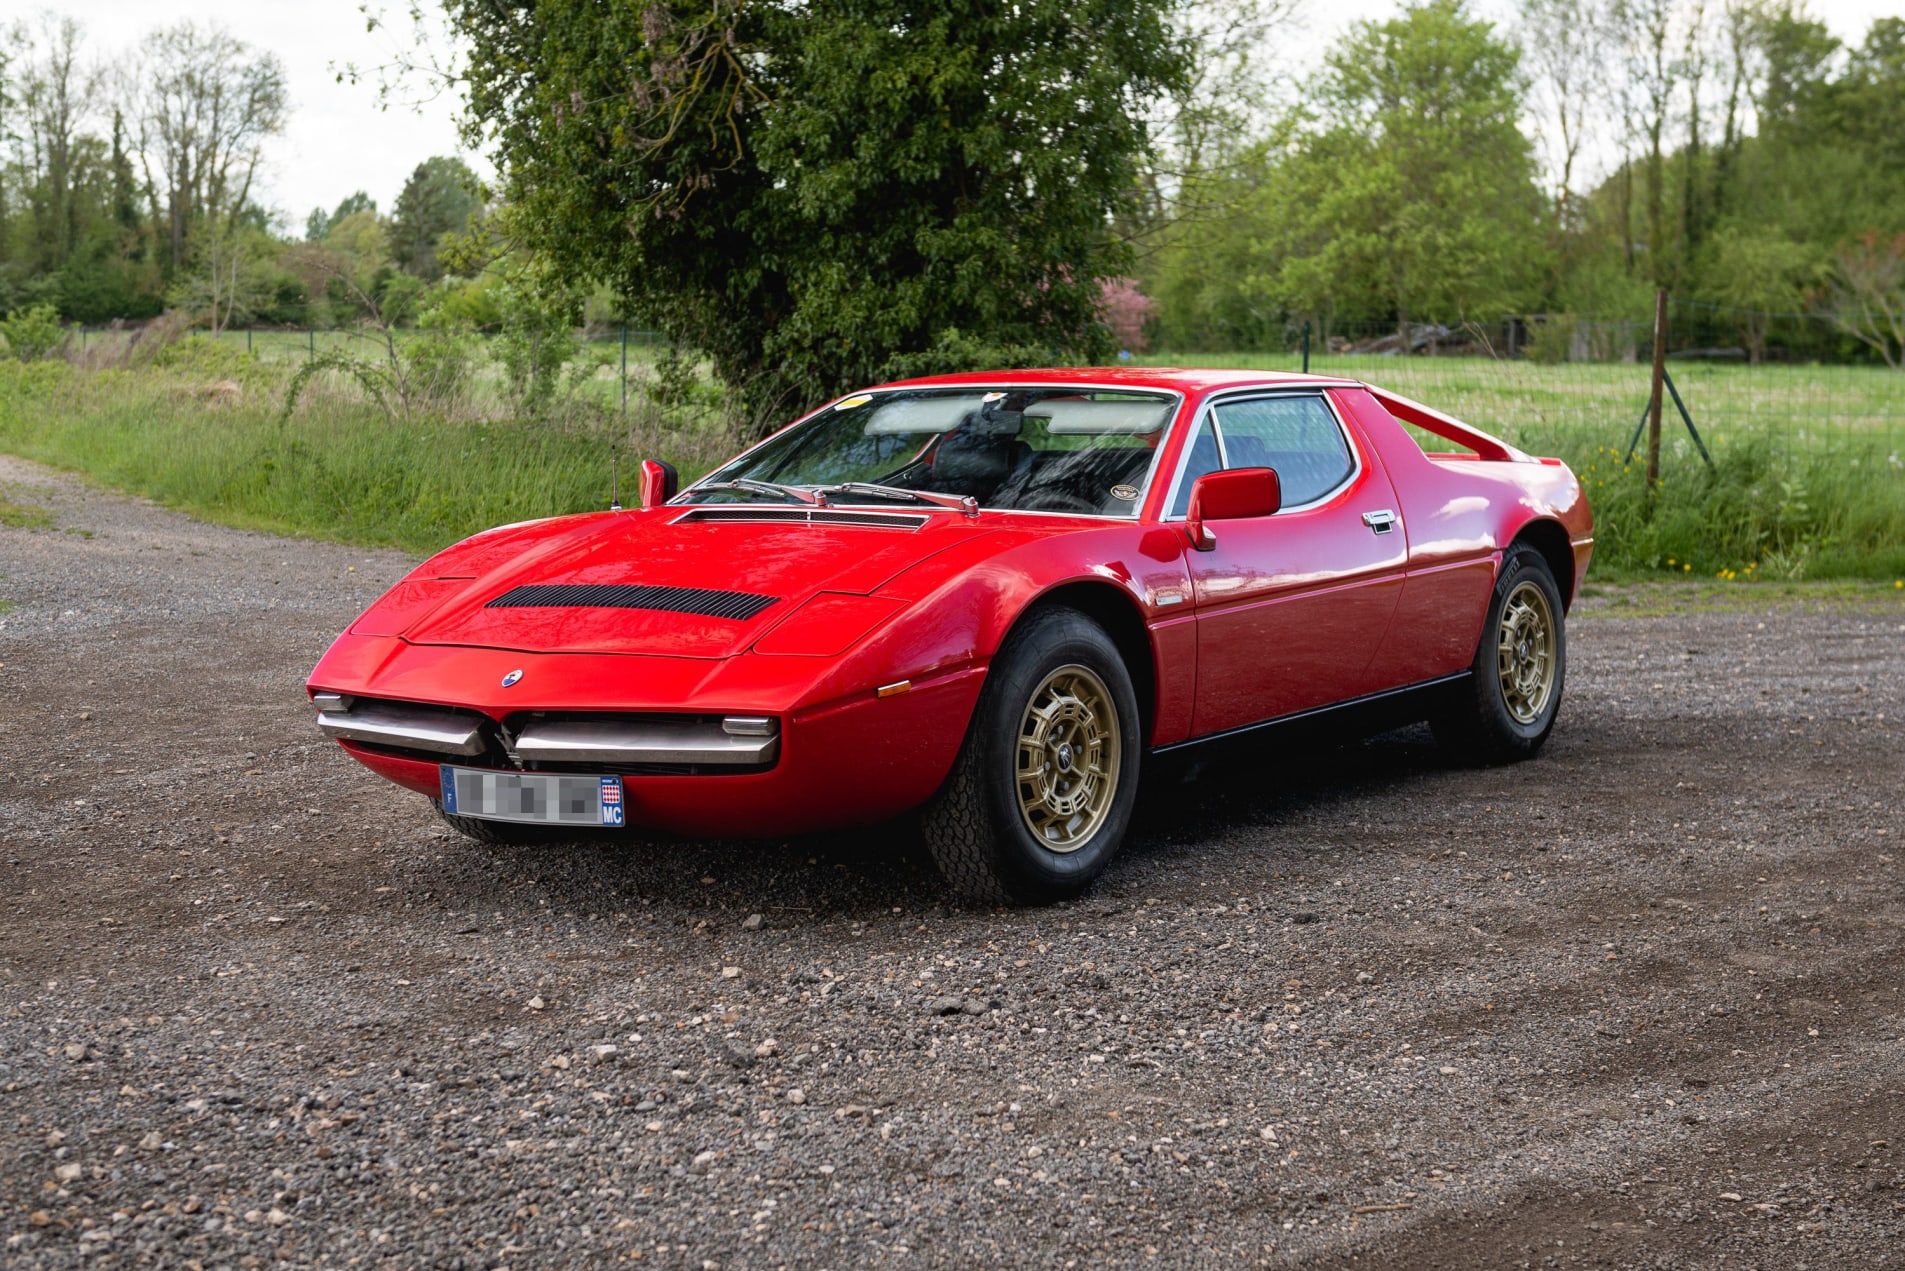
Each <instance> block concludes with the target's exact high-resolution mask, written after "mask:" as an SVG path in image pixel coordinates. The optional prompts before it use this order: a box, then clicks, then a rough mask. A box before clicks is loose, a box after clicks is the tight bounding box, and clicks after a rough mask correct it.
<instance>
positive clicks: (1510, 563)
mask: <svg viewBox="0 0 1905 1271" xmlns="http://www.w3.org/2000/svg"><path fill="white" fill-rule="evenodd" d="M1567 669H1568V642H1567V632H1566V629H1565V628H1564V627H1563V625H1562V616H1561V589H1560V588H1559V587H1557V586H1556V585H1555V581H1554V571H1553V570H1551V569H1549V567H1548V562H1547V560H1546V559H1545V558H1544V557H1543V556H1542V555H1541V553H1540V552H1538V551H1536V550H1535V549H1533V548H1532V547H1528V546H1525V545H1523V546H1518V547H1515V548H1512V549H1510V551H1509V554H1508V557H1507V559H1505V560H1504V561H1503V562H1502V570H1501V574H1500V575H1499V576H1498V577H1497V578H1496V580H1495V592H1494V595H1493V596H1492V597H1491V598H1490V600H1489V605H1488V620H1487V622H1486V623H1484V624H1483V626H1482V640H1481V644H1480V646H1479V647H1478V648H1477V649H1476V650H1475V662H1474V665H1473V668H1472V670H1473V674H1472V675H1470V677H1469V680H1468V682H1467V683H1465V684H1462V685H1460V686H1458V687H1457V689H1456V690H1455V691H1454V693H1452V694H1451V696H1450V697H1449V699H1448V701H1447V702H1446V703H1445V704H1444V706H1443V707H1442V708H1441V709H1440V710H1439V711H1438V712H1437V713H1436V714H1435V715H1434V716H1432V717H1431V718H1430V720H1429V724H1430V726H1431V727H1432V728H1433V729H1434V730H1435V736H1436V740H1438V741H1440V742H1441V743H1442V744H1443V745H1444V746H1447V747H1448V748H1449V749H1450V750H1451V751H1453V752H1454V753H1455V754H1457V755H1460V756H1461V757H1463V758H1464V759H1467V760H1470V761H1472V762H1477V763H1487V764H1497V763H1513V762H1515V761H1516V760H1520V759H1529V758H1532V757H1533V756H1534V755H1535V753H1536V752H1537V751H1539V750H1540V749H1541V746H1542V743H1543V742H1545V741H1547V740H1548V734H1549V733H1550V732H1552V731H1554V721H1555V716H1556V715H1557V714H1558V713H1559V712H1560V710H1561V690H1562V686H1563V682H1564V681H1565V680H1566V678H1567Z"/></svg>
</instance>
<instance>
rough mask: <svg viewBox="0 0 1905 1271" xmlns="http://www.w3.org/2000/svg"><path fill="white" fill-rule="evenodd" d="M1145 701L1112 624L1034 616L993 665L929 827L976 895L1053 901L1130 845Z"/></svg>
mask: <svg viewBox="0 0 1905 1271" xmlns="http://www.w3.org/2000/svg"><path fill="white" fill-rule="evenodd" d="M1139 731H1140V724H1139V716H1138V699H1137V694H1136V693H1135V691H1134V690H1133V689H1132V687H1131V675H1130V672H1129V671H1127V670H1126V669H1125V665H1124V660H1123V658H1121V657H1120V656H1119V655H1118V649H1117V646H1116V645H1114V644H1113V643H1112V642H1111V638H1110V637H1109V636H1107V635H1106V634H1105V632H1104V629H1103V628H1101V627H1099V626H1098V625H1097V624H1096V623H1094V622H1092V621H1091V620H1090V619H1089V618H1087V617H1085V616H1084V615H1083V614H1081V613H1078V612H1076V611H1075V610H1071V609H1056V608H1055V609H1046V610H1042V611H1040V612H1036V613H1033V614H1032V615H1030V616H1029V617H1027V618H1026V619H1025V620H1024V622H1022V623H1021V624H1020V625H1019V627H1018V629H1017V630H1015V631H1014V632H1013V633H1012V635H1011V636H1010V637H1009V638H1008V639H1007V641H1006V644H1005V647H1004V648H1002V649H1001V650H1000V651H999V655H998V657H996V658H994V659H993V663H992V670H991V673H990V674H989V675H987V677H986V686H985V690H984V691H983V692H982V693H981V694H980V697H979V705H978V707H977V709H975V710H974V712H973V717H972V722H971V724H970V725H969V726H968V728H967V730H966V740H965V744H964V745H963V746H962V747H961V748H960V751H959V758H958V759H957V760H956V761H955V763H954V765H953V771H952V775H951V776H949V777H948V778H947V779H946V784H945V785H944V786H943V787H941V789H940V791H939V793H938V794H937V795H936V796H934V798H933V801H932V802H931V803H930V804H928V805H927V807H926V810H925V815H924V818H923V822H922V828H923V829H924V832H925V838H926V845H927V847H928V848H929V849H930V850H931V852H932V855H933V860H934V862H935V863H937V864H938V866H939V870H940V872H941V873H942V874H944V875H945V876H946V881H947V882H949V883H951V884H952V886H953V888H954V889H955V890H957V891H959V892H961V893H963V894H965V895H967V896H969V897H972V898H973V899H976V900H987V901H1008V902H1012V903H1015V904H1046V903H1049V902H1051V901H1055V900H1063V899H1065V898H1067V897H1070V896H1075V895H1077V894H1078V893H1079V892H1082V891H1083V890H1084V889H1085V888H1086V887H1088V886H1090V884H1091V882H1092V880H1093V879H1095V878H1097V877H1098V875H1099V874H1100V873H1101V872H1102V871H1103V870H1104V868H1105V865H1106V863H1107V862H1109V861H1110V860H1111V857H1112V855H1113V854H1114V853H1115V852H1116V851H1117V850H1118V845H1119V844H1120V843H1121V842H1122V841H1123V840H1124V834H1125V829H1126V827H1127V826H1128V825H1129V824H1130V822H1131V807H1132V804H1133V803H1134V802H1135V800H1136V797H1137V788H1138V767H1139V761H1140V757H1141V753H1142V739H1141V738H1140V736H1139Z"/></svg>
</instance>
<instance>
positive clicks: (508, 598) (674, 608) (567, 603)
mask: <svg viewBox="0 0 1905 1271" xmlns="http://www.w3.org/2000/svg"><path fill="white" fill-rule="evenodd" d="M779 599H780V597H779V596H760V595H756V594H755V593H753V592H751V591H715V590H712V589H710V588H705V587H653V586H649V585H646V584H643V583H595V584H583V585H576V584H569V583H531V584H528V585H527V586H522V587H517V588H514V589H512V590H510V591H506V592H504V593H503V594H502V595H500V596H498V597H497V598H496V599H494V600H492V601H490V602H489V603H488V604H487V605H485V606H483V607H484V608H485V609H658V610H661V611H662V612H664V613H694V614H700V615H701V616H702V617H705V618H731V619H733V620H734V621H736V622H746V621H747V620H748V619H749V618H752V617H753V616H754V615H755V614H757V613H759V612H760V611H761V610H763V609H765V608H767V607H768V606H769V605H771V604H774V603H775V602H777V601H778V600H779Z"/></svg>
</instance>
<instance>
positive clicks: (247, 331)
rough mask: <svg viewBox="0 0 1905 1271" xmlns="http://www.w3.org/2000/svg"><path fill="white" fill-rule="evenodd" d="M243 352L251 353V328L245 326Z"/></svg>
mask: <svg viewBox="0 0 1905 1271" xmlns="http://www.w3.org/2000/svg"><path fill="white" fill-rule="evenodd" d="M245 353H246V354H247V355H249V354H250V353H251V328H250V327H246V328H245Z"/></svg>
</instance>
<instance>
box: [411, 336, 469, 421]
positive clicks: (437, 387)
mask: <svg viewBox="0 0 1905 1271" xmlns="http://www.w3.org/2000/svg"><path fill="white" fill-rule="evenodd" d="M476 356H477V344H476V337H475V336H474V335H472V334H471V333H469V332H468V331H464V330H460V329H458V328H456V327H452V326H443V327H436V328H432V329H426V330H425V331H424V332H423V333H422V334H420V335H418V336H417V338H416V339H414V340H413V341H411V342H410V345H409V348H408V349H407V350H406V351H405V353H404V360H405V362H406V363H408V368H407V369H408V373H409V376H410V382H411V384H412V385H413V391H414V392H415V394H416V396H417V397H418V398H419V399H421V400H423V401H427V402H432V403H435V404H437V405H439V406H450V405H454V404H455V403H457V402H460V401H461V400H462V399H463V397H464V394H466V393H467V392H468V391H469V387H470V381H471V380H472V379H473V378H474V377H475V374H476Z"/></svg>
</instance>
